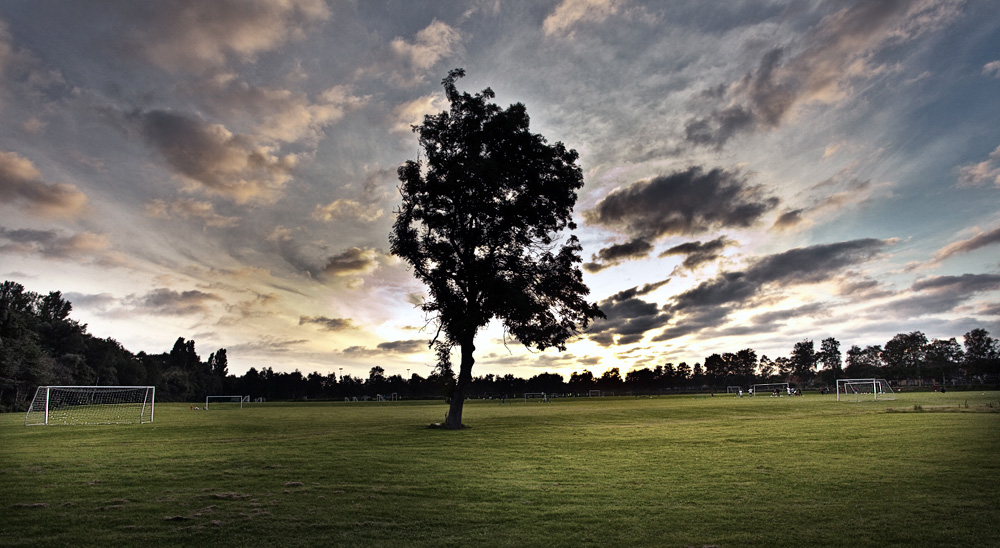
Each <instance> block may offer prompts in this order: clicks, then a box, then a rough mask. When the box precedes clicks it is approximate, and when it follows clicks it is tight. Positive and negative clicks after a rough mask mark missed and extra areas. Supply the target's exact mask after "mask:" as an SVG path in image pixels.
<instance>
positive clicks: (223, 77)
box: [190, 72, 371, 143]
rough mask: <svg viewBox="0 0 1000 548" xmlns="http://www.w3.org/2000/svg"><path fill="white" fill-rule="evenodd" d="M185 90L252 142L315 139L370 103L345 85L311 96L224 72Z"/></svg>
mask: <svg viewBox="0 0 1000 548" xmlns="http://www.w3.org/2000/svg"><path fill="white" fill-rule="evenodd" d="M190 92H191V93H192V94H193V95H196V96H197V98H198V100H199V101H200V102H201V103H202V104H204V105H205V106H206V108H207V109H208V110H209V112H211V113H212V114H214V115H216V116H219V117H223V118H225V119H226V120H227V121H231V122H233V123H236V124H239V126H240V127H246V128H252V132H253V134H254V135H256V136H257V137H258V138H261V139H265V140H273V141H280V142H285V143H293V142H299V141H307V142H313V143H315V142H317V141H319V140H320V139H322V138H323V137H324V136H325V135H324V133H323V130H324V129H325V128H327V127H329V126H331V125H333V124H335V123H336V122H338V121H339V120H341V119H342V118H343V117H344V116H345V115H346V114H347V113H348V112H351V111H355V110H358V109H360V108H363V107H364V106H365V105H367V104H368V102H369V100H370V99H371V97H370V96H368V95H364V96H359V95H355V94H354V93H353V90H352V88H351V87H350V86H346V85H339V86H333V87H331V88H329V89H327V90H325V91H323V92H322V93H320V94H318V96H317V97H315V98H311V97H309V95H307V94H306V93H304V92H300V91H294V90H290V89H285V88H281V87H267V86H259V85H251V84H248V83H247V82H244V81H241V80H239V79H238V78H237V75H236V74H234V73H229V72H227V73H220V74H216V75H214V76H213V77H212V78H209V79H207V80H205V81H203V82H201V83H200V84H199V85H197V86H194V87H192V88H191V89H190Z"/></svg>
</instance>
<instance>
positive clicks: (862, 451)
mask: <svg viewBox="0 0 1000 548" xmlns="http://www.w3.org/2000/svg"><path fill="white" fill-rule="evenodd" d="M989 405H993V406H995V407H992V408H991V407H989ZM915 406H919V407H921V408H923V409H925V410H933V411H934V412H926V411H925V412H913V411H914V407H915ZM966 406H967V407H966ZM890 408H892V409H894V410H897V411H903V412H887V409H890ZM998 408H1000V393H996V392H989V393H979V392H976V393H965V392H952V393H948V394H936V393H913V394H901V395H900V396H899V399H897V400H896V401H887V402H862V403H847V402H836V401H834V398H833V397H832V396H813V395H809V396H805V397H801V398H787V397H785V398H761V397H758V398H753V399H751V398H742V399H739V398H735V397H732V396H722V395H719V396H716V397H705V396H669V397H659V398H656V397H654V398H645V397H644V398H593V399H590V398H579V399H560V400H556V401H554V402H552V403H548V404H545V403H541V402H537V401H532V402H528V403H525V402H523V401H514V402H511V403H508V404H505V405H499V404H498V403H497V402H495V401H492V402H482V401H472V402H470V403H469V404H468V405H467V408H466V413H465V422H466V423H467V424H469V425H471V426H472V428H470V429H467V430H465V431H462V432H450V431H444V430H434V429H428V428H427V427H426V426H427V425H428V424H429V423H432V422H440V421H441V420H442V419H443V414H444V412H445V410H446V407H445V405H444V404H442V403H439V402H392V403H375V402H358V403H345V402H335V403H321V402H317V403H294V404H282V403H268V404H258V405H252V406H249V407H247V408H246V409H243V410H240V409H221V410H213V411H207V412H206V411H191V410H190V409H189V405H188V404H183V405H181V404H161V405H158V406H157V410H156V422H155V423H154V424H152V425H141V426H138V425H132V426H110V427H109V426H79V427H77V426H50V427H24V426H23V425H22V422H21V421H23V415H14V414H7V415H2V416H0V474H2V475H0V501H2V509H3V512H4V519H3V520H2V523H0V546H39V545H48V546H70V545H72V546H134V545H140V544H141V545H145V546H205V545H212V544H214V545H221V546H243V545H246V546H250V545H253V546H316V545H330V546H365V545H368V546H371V545H378V546H490V547H496V546H610V545H621V546H626V545H628V546H705V545H715V546H720V547H724V546H804V545H822V546H845V547H847V546H964V547H968V546H984V547H985V546H996V545H1000V533H998V532H997V528H996V527H994V526H993V524H995V523H996V521H997V518H998V517H1000V510H998V509H1000V481H998V478H1000V475H998V464H997V462H998V460H997V458H996V455H997V450H998V449H1000V441H998V436H997V434H998V433H1000V428H998V426H1000V413H995V412H991V411H994V410H996V409H998Z"/></svg>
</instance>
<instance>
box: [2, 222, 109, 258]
mask: <svg viewBox="0 0 1000 548" xmlns="http://www.w3.org/2000/svg"><path fill="white" fill-rule="evenodd" d="M108 247H109V243H108V239H107V237H105V236H103V235H99V234H93V233H90V232H78V233H75V234H70V235H68V236H66V235H63V234H61V233H59V232H57V231H55V230H31V229H14V230H11V229H7V228H4V227H0V251H2V252H3V253H5V254H8V253H19V254H23V255H32V254H37V255H41V256H42V257H46V258H49V259H72V260H79V259H82V258H88V257H89V258H93V259H94V261H95V262H96V263H99V264H115V263H117V262H118V261H116V260H115V259H114V257H113V256H112V255H110V254H109V253H108V251H107V249H108Z"/></svg>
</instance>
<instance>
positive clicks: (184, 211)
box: [146, 198, 240, 228]
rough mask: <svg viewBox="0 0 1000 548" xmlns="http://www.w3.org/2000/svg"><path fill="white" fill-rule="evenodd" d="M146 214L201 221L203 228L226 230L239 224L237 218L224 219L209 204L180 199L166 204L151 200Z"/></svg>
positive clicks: (156, 216)
mask: <svg viewBox="0 0 1000 548" xmlns="http://www.w3.org/2000/svg"><path fill="white" fill-rule="evenodd" d="M146 214H147V215H148V216H150V217H153V218H157V219H169V218H170V216H171V215H173V216H175V217H179V218H181V219H201V220H202V221H203V222H204V223H205V226H210V227H214V228H228V227H233V226H236V225H238V224H240V220H239V218H238V217H226V216H223V215H219V214H218V213H216V212H215V206H214V205H213V204H212V203H211V202H202V201H198V200H191V199H186V198H185V199H180V200H175V201H173V202H171V203H170V204H167V203H166V202H165V201H163V200H152V201H150V202H148V203H147V204H146Z"/></svg>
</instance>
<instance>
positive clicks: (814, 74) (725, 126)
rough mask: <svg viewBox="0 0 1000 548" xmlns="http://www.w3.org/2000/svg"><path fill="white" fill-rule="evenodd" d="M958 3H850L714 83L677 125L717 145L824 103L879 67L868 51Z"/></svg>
mask: <svg viewBox="0 0 1000 548" xmlns="http://www.w3.org/2000/svg"><path fill="white" fill-rule="evenodd" d="M958 5H959V3H958V2H955V1H935V0H924V1H919V2H908V1H900V0H894V1H887V2H864V1H861V2H854V3H851V4H849V5H847V6H846V7H844V8H843V9H840V10H837V11H835V12H833V13H830V14H829V15H827V16H825V17H823V19H822V20H821V21H820V22H819V23H818V24H816V26H814V27H813V28H811V29H810V30H809V32H808V33H806V35H805V36H804V37H803V38H802V40H801V43H800V44H797V45H796V44H790V45H787V46H785V45H782V46H776V47H772V48H770V49H768V50H767V51H765V52H764V53H763V55H761V57H760V61H759V62H758V63H757V66H756V67H755V68H754V69H752V70H750V71H747V72H746V73H745V74H744V75H743V76H742V77H741V78H740V79H738V80H737V81H735V82H731V83H729V84H725V85H723V86H721V87H718V88H714V91H713V94H714V95H716V96H717V97H718V101H717V102H718V103H719V104H717V105H716V106H715V108H713V109H712V110H711V112H709V113H707V114H705V115H701V116H696V117H694V118H691V119H690V120H689V121H688V122H687V124H686V125H685V137H686V139H687V141H688V142H690V143H693V144H698V145H708V146H712V147H716V148H720V147H722V146H723V145H725V144H726V143H727V142H728V141H729V140H731V139H732V138H734V137H736V136H738V135H740V134H744V133H751V132H756V131H763V130H770V129H774V128H776V127H778V126H779V125H781V124H782V123H784V122H785V121H786V120H788V119H789V118H790V117H793V116H794V115H795V113H796V109H797V108H799V107H801V106H803V105H807V104H810V103H825V104H832V103H837V102H841V101H843V100H845V99H846V98H848V97H850V96H851V95H852V94H853V84H854V82H856V81H859V80H863V79H866V78H871V77H872V76H874V75H877V74H879V73H880V72H882V71H883V70H884V68H885V67H883V66H881V65H879V64H878V62H877V60H876V54H877V52H878V51H879V49H880V48H883V47H885V46H887V45H889V44H899V43H902V42H906V41H908V40H912V39H913V38H915V37H917V36H919V35H921V34H922V33H924V32H928V31H930V30H933V29H936V28H938V27H939V26H940V25H942V24H944V22H946V21H948V20H950V19H953V18H954V17H956V16H957V14H958V11H959V10H958Z"/></svg>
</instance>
